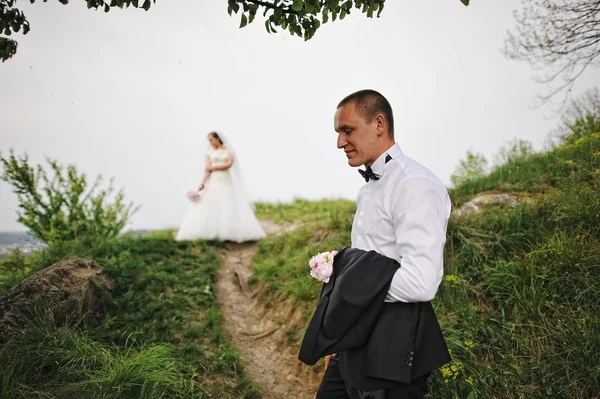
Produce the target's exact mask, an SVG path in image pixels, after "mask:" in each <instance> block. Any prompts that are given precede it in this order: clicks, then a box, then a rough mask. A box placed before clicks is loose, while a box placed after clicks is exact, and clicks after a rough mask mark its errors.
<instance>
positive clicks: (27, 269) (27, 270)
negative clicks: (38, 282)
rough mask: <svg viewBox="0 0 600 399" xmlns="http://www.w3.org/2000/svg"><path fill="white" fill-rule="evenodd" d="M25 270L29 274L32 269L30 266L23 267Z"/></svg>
mask: <svg viewBox="0 0 600 399" xmlns="http://www.w3.org/2000/svg"><path fill="white" fill-rule="evenodd" d="M23 271H24V272H25V274H29V272H30V271H31V269H30V268H28V267H26V268H25V269H23Z"/></svg>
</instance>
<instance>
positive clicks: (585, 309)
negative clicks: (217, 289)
mask: <svg viewBox="0 0 600 399" xmlns="http://www.w3.org/2000/svg"><path fill="white" fill-rule="evenodd" d="M565 142H566V144H564V145H562V146H559V147H556V148H554V149H553V150H551V151H549V152H547V153H540V154H535V155H531V156H528V157H525V158H520V159H516V160H512V161H511V162H509V163H508V164H506V165H503V166H501V167H499V168H497V169H496V170H494V171H493V172H492V173H491V174H490V175H489V176H486V177H484V178H481V179H478V180H475V181H471V182H468V183H466V184H464V185H462V186H460V187H457V188H456V189H454V190H451V191H450V195H451V197H452V200H453V204H454V206H455V208H456V207H458V206H460V205H461V204H462V203H464V202H466V201H467V200H469V199H470V198H472V196H473V195H476V194H478V193H481V192H490V191H491V192H509V193H516V194H517V195H519V196H528V197H531V198H532V199H533V200H534V201H532V202H530V203H526V202H523V203H521V204H520V205H519V206H517V207H516V208H514V209H510V208H497V207H490V208H489V209H487V210H484V212H482V213H479V214H475V215H471V216H461V217H457V216H452V218H451V220H450V223H449V225H448V232H447V244H446V248H445V278H444V280H443V282H442V284H441V286H440V289H439V291H438V294H437V297H436V299H435V300H434V307H435V308H436V312H437V314H438V317H439V320H440V323H441V325H442V328H443V331H444V335H445V337H446V340H447V343H448V346H449V348H450V350H451V352H452V357H453V361H452V363H450V364H449V365H447V366H445V367H443V368H442V369H440V370H437V371H436V372H435V373H434V376H433V378H432V379H431V392H432V394H431V395H430V397H432V398H433V397H436V398H461V399H462V398H486V399H487V398H549V397H551V398H577V399H584V398H585V399H589V398H593V397H596V396H598V395H599V394H600V134H599V133H595V132H593V131H588V132H587V134H585V135H583V136H580V137H577V138H576V139H571V138H569V137H567V138H566V140H565ZM258 210H259V211H263V212H264V213H263V214H264V215H265V216H270V215H277V217H279V218H281V219H285V220H294V218H296V219H300V220H301V221H302V222H303V224H302V227H301V228H300V229H298V230H296V231H294V232H291V233H288V234H286V235H282V236H278V237H273V238H268V239H266V240H263V241H261V242H260V243H259V248H258V252H257V254H256V255H255V258H254V261H255V273H254V275H253V276H252V278H251V281H252V282H253V283H254V284H257V285H260V286H262V287H263V290H264V299H265V301H266V302H268V303H277V302H281V301H285V302H287V303H289V304H290V306H293V307H300V308H301V309H302V310H303V313H304V315H305V318H304V325H302V326H300V333H298V334H290V343H291V344H292V345H294V346H296V347H298V346H299V344H300V340H301V338H302V336H303V331H304V328H305V327H306V324H307V323H308V320H309V319H310V317H311V315H312V311H313V310H314V306H315V305H316V301H317V298H318V294H319V291H320V287H321V284H320V283H318V282H317V281H316V280H314V279H312V278H311V277H309V274H308V272H309V269H308V260H309V259H310V257H311V256H312V255H314V254H316V253H317V252H321V251H328V250H332V249H337V248H339V247H342V246H349V245H350V229H351V223H352V218H353V215H354V212H355V208H354V205H353V203H352V202H349V201H346V202H344V201H339V202H331V201H324V202H306V201H296V202H295V203H293V204H286V205H283V206H280V207H277V206H266V207H265V208H258ZM316 370H317V372H322V368H316Z"/></svg>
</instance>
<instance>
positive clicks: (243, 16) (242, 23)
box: [240, 14, 248, 28]
mask: <svg viewBox="0 0 600 399" xmlns="http://www.w3.org/2000/svg"><path fill="white" fill-rule="evenodd" d="M246 25H248V18H247V17H246V14H242V21H241V22H240V28H243V27H244V26H246Z"/></svg>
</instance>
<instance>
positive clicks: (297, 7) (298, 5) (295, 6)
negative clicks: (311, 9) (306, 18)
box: [292, 0, 304, 12]
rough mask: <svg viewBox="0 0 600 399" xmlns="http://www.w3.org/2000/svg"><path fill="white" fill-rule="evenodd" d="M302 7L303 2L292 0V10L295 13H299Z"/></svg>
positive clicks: (301, 0)
mask: <svg viewBox="0 0 600 399" xmlns="http://www.w3.org/2000/svg"><path fill="white" fill-rule="evenodd" d="M303 6H304V1H303V0H294V3H293V4H292V10H294V11H296V12H298V11H301V10H302V7H303Z"/></svg>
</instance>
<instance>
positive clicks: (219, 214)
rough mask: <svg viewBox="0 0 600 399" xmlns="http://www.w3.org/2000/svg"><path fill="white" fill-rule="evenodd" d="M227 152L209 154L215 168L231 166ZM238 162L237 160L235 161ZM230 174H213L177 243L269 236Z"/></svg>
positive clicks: (224, 171) (189, 210)
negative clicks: (237, 189) (228, 163)
mask: <svg viewBox="0 0 600 399" xmlns="http://www.w3.org/2000/svg"><path fill="white" fill-rule="evenodd" d="M230 156H231V155H230V153H229V152H228V151H227V150H226V149H217V150H212V151H210V153H209V157H210V162H211V164H212V165H213V166H218V165H223V164H225V163H227V162H228V160H229V157H230ZM234 162H235V159H234ZM235 187H236V185H234V184H232V176H231V174H230V171H229V170H215V171H213V172H211V174H210V177H209V178H208V180H207V182H206V185H205V187H204V189H203V190H202V191H200V195H201V197H200V200H199V201H197V202H191V203H190V205H189V208H188V209H187V211H186V213H185V216H184V218H183V222H182V223H181V227H180V228H179V231H178V232H177V235H176V237H175V239H176V240H177V241H181V240H199V239H204V240H212V239H219V240H223V241H235V242H244V241H256V240H259V239H261V238H264V237H265V236H266V234H265V232H264V231H263V229H262V227H261V226H260V224H259V222H258V220H257V219H256V216H255V215H254V210H253V208H252V205H251V204H250V203H249V200H248V199H247V198H246V196H245V195H244V193H238V192H236V188H235Z"/></svg>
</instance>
